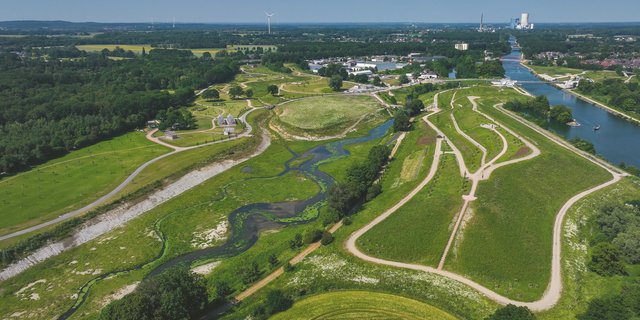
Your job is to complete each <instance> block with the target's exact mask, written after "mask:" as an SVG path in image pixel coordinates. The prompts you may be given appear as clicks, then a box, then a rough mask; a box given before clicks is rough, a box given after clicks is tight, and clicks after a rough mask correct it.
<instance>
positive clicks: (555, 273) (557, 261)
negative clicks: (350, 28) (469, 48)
mask: <svg viewBox="0 0 640 320" xmlns="http://www.w3.org/2000/svg"><path fill="white" fill-rule="evenodd" d="M469 99H470V100H471V102H472V104H473V109H474V111H476V112H478V113H480V114H482V115H483V116H485V117H486V118H487V119H489V120H491V121H493V122H494V123H496V124H498V125H500V126H501V127H502V128H503V129H505V130H506V131H507V132H509V133H510V134H512V135H514V136H515V137H518V138H519V139H520V140H522V141H523V142H524V143H525V144H526V145H527V146H528V147H529V148H530V149H531V150H532V152H531V153H530V154H529V155H527V156H526V157H523V158H518V159H514V160H509V161H506V162H503V163H500V164H497V165H495V164H494V162H495V161H496V160H497V159H498V158H499V157H501V156H502V155H503V154H504V152H506V148H503V151H502V152H501V154H500V155H499V156H498V157H496V158H495V159H493V160H492V161H491V162H489V163H488V164H486V165H484V166H483V167H482V168H481V169H480V170H478V172H476V173H475V174H473V175H471V179H472V182H473V185H474V186H475V185H477V183H478V181H479V180H486V179H488V178H489V176H490V174H491V172H493V170H495V169H497V168H499V167H502V166H505V165H508V164H513V163H515V162H519V161H525V160H528V159H532V158H534V157H536V156H538V155H539V154H540V150H539V149H538V148H536V147H535V146H534V145H533V144H531V143H530V142H529V141H528V140H526V139H524V138H522V137H520V136H519V135H517V134H516V133H515V132H513V131H512V130H510V129H509V128H507V127H505V126H502V125H501V124H500V123H498V122H497V121H495V120H493V119H492V118H491V117H489V116H487V115H485V114H484V113H482V112H480V111H479V110H478V108H477V104H476V99H478V98H477V97H469ZM435 105H436V108H437V95H436V103H435ZM496 107H498V109H499V110H501V111H503V112H504V113H505V114H507V115H508V116H510V117H512V118H513V119H515V120H516V121H518V122H520V123H522V124H524V125H526V126H527V127H529V128H531V129H533V130H535V131H536V132H538V133H540V134H541V135H543V136H544V137H546V138H548V139H551V140H552V141H554V142H555V143H557V144H559V145H561V146H563V147H565V148H567V149H568V150H569V151H571V152H574V153H576V154H578V155H580V156H583V157H585V158H586V159H588V160H590V161H591V162H593V163H595V164H597V165H598V166H600V167H602V168H604V169H605V170H607V171H608V172H610V173H611V174H612V179H611V180H609V181H608V182H605V183H603V184H600V185H598V186H595V187H593V188H591V189H589V190H585V191H582V192H580V193H579V194H577V195H575V196H573V197H572V198H571V199H569V200H568V201H567V202H566V203H565V204H564V205H563V206H562V208H561V209H560V210H559V212H558V214H557V215H556V219H555V222H554V227H553V249H552V262H551V280H550V281H549V284H548V287H547V289H546V291H545V293H544V295H543V296H542V298H540V299H539V300H537V301H533V302H523V301H517V300H513V299H509V298H507V297H504V296H502V295H500V294H498V293H496V292H495V291H493V290H491V289H489V288H487V287H484V286H483V285H481V284H479V283H477V282H475V281H473V280H470V279H468V278H465V277H464V276H461V275H459V274H456V273H453V272H449V271H445V270H443V269H442V266H443V264H444V259H445V257H446V255H447V252H448V248H447V249H445V252H444V253H443V257H442V259H441V262H440V264H439V266H438V268H437V269H436V268H433V267H428V266H424V265H418V264H410V263H402V262H397V261H389V260H384V259H380V258H376V257H372V256H369V255H367V254H365V253H363V252H362V251H360V249H359V248H358V247H357V245H356V242H357V240H358V238H360V237H361V236H362V235H363V234H365V233H367V232H368V231H369V230H371V229H372V228H373V227H375V226H376V225H377V224H379V223H380V222H382V221H384V220H385V219H386V218H388V217H389V216H390V215H391V214H393V213H394V212H396V211H397V210H398V209H399V208H401V207H402V206H403V205H404V204H406V203H407V202H408V201H409V200H411V199H412V198H413V197H414V196H415V195H416V194H417V193H418V192H420V191H421V190H422V189H423V188H424V187H425V186H426V185H427V184H428V183H429V182H430V181H431V179H433V177H434V176H435V173H436V171H437V168H438V164H439V161H440V156H441V155H442V149H441V147H442V140H440V139H439V140H438V141H437V144H436V152H435V156H434V161H433V163H432V166H431V169H430V171H429V174H428V175H427V177H426V178H425V180H424V181H422V182H421V183H420V185H418V186H417V187H416V188H415V189H414V190H413V191H411V193H409V194H408V195H407V196H406V197H405V198H403V199H402V200H401V201H400V202H398V203H397V204H395V205H394V206H393V207H391V208H390V209H388V210H387V211H385V212H384V213H383V214H381V215H380V216H378V217H376V218H375V219H374V220H373V221H371V222H370V223H369V224H367V225H366V226H364V227H363V228H361V229H359V230H357V231H356V232H354V233H353V234H352V235H351V236H350V237H349V238H348V239H347V242H346V243H345V246H346V249H347V250H348V251H349V252H351V253H352V254H353V255H355V256H357V257H358V258H360V259H363V260H365V261H369V262H372V263H377V264H382V265H388V266H393V267H398V268H405V269H412V270H418V271H424V272H429V273H434V274H438V275H441V276H444V277H447V278H449V279H452V280H455V281H458V282H460V283H463V284H465V285H468V286H469V287H471V288H473V289H474V290H477V291H478V292H480V293H481V294H483V295H485V296H486V297H487V298H489V299H491V300H493V301H495V302H497V303H500V304H503V305H504V304H514V305H517V306H526V307H528V308H529V309H531V310H533V311H544V310H548V309H550V308H552V307H553V306H554V305H555V304H556V303H557V302H558V300H559V299H560V296H561V292H562V268H561V259H562V255H561V248H562V225H563V221H564V217H565V216H566V214H567V212H568V211H569V209H570V208H571V207H572V206H573V205H574V204H575V203H576V202H578V201H579V200H581V199H582V198H584V197H586V196H588V195H590V194H592V193H594V192H596V191H599V190H602V189H604V188H606V187H608V186H611V185H613V184H615V183H617V182H618V181H620V180H621V179H622V178H623V177H624V176H626V175H627V174H626V173H624V172H620V171H618V170H617V169H615V168H613V167H612V166H611V165H609V164H607V163H604V162H603V161H602V160H599V159H597V158H594V157H591V156H588V155H586V154H585V153H584V152H581V151H579V150H576V149H575V148H573V147H571V146H569V145H567V143H566V142H564V141H562V140H561V139H560V138H558V137H555V136H553V135H552V134H549V133H547V132H544V130H542V129H540V128H538V127H535V126H534V125H532V124H530V123H528V122H527V121H526V120H523V119H521V118H520V117H518V116H516V115H514V114H512V113H510V112H507V111H506V110H504V109H502V108H500V106H498V105H496ZM437 112H438V110H437V109H436V111H434V112H433V113H431V114H429V115H428V116H426V117H425V118H424V120H425V121H426V122H427V124H429V125H430V126H431V127H432V128H434V129H435V130H436V132H437V133H438V134H439V135H440V136H442V137H445V136H444V135H443V134H442V132H441V131H440V130H438V128H436V127H435V126H433V124H432V123H431V122H429V120H428V118H429V116H431V115H433V114H435V113H437ZM495 132H496V133H498V134H499V135H500V137H501V139H502V141H503V143H505V146H506V143H507V141H506V139H505V138H504V136H503V135H502V134H500V133H499V132H498V131H497V130H496V131H495ZM445 139H446V137H445ZM452 147H453V146H452ZM453 150H454V151H453V153H454V154H456V156H457V157H458V156H460V155H459V151H458V150H457V149H455V148H453ZM465 171H467V172H468V169H466V168H465ZM474 190H475V189H474V188H473V187H472V191H471V193H470V194H469V195H467V196H465V197H466V199H465V201H466V202H467V201H473V200H472V198H473V196H474V193H475V191H474ZM462 214H464V209H463V210H462V211H461V213H460V214H459V217H458V222H457V223H456V224H457V225H458V224H459V221H460V220H461V215H462ZM456 232H457V228H454V231H453V232H452V238H451V239H453V238H455V233H456ZM451 239H450V240H449V243H448V244H447V247H450V246H451V242H452V240H451Z"/></svg>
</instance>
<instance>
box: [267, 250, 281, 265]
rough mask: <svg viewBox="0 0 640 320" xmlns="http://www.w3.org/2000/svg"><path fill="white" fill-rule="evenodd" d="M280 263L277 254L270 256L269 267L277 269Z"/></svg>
mask: <svg viewBox="0 0 640 320" xmlns="http://www.w3.org/2000/svg"><path fill="white" fill-rule="evenodd" d="M278 263H280V261H278V257H277V256H276V255H275V254H273V253H272V254H270V255H269V265H270V266H271V268H275V267H276V266H277V265H278Z"/></svg>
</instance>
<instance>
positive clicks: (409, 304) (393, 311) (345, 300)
mask: <svg viewBox="0 0 640 320" xmlns="http://www.w3.org/2000/svg"><path fill="white" fill-rule="evenodd" d="M303 318H304V319H364V318H368V319H371V318H376V319H377V318H384V319H407V320H409V319H416V320H418V319H425V320H431V319H433V320H436V319H437V320H446V319H456V317H453V316H451V315H450V314H448V313H446V312H444V311H442V310H440V309H438V308H435V307H432V306H430V305H428V304H425V303H422V302H419V301H416V300H412V299H407V298H404V297H400V296H394V295H390V294H384V293H376V292H366V291H345V292H332V293H327V294H321V295H317V296H312V297H309V298H306V299H304V300H302V301H300V302H297V303H296V304H295V305H294V306H293V308H291V309H289V310H287V311H285V312H283V313H280V314H278V315H276V316H275V317H273V318H272V319H274V320H278V319H281V320H284V319H303Z"/></svg>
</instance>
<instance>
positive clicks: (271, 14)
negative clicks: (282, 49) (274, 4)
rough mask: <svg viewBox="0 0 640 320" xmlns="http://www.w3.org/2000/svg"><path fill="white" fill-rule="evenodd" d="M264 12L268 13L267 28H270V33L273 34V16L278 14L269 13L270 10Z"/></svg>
mask: <svg viewBox="0 0 640 320" xmlns="http://www.w3.org/2000/svg"><path fill="white" fill-rule="evenodd" d="M264 14H266V15H267V28H268V31H269V34H271V17H273V16H275V15H276V14H275V13H268V12H265V13H264Z"/></svg>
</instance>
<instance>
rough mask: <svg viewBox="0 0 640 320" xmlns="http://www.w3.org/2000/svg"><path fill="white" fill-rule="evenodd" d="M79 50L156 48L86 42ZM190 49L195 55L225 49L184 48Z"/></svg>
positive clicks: (146, 49)
mask: <svg viewBox="0 0 640 320" xmlns="http://www.w3.org/2000/svg"><path fill="white" fill-rule="evenodd" d="M76 48H78V50H82V51H87V52H100V51H102V50H104V49H108V50H109V51H113V50H115V49H116V48H121V49H123V50H125V51H133V52H134V53H136V54H142V49H144V50H145V52H147V53H149V51H151V50H153V49H156V48H155V47H152V46H150V45H143V44H86V45H79V46H76ZM183 50H190V51H191V52H192V53H193V54H194V55H195V56H198V57H200V56H202V54H203V53H205V52H209V53H210V54H211V55H215V54H216V53H217V52H218V51H221V50H225V49H220V48H208V49H183Z"/></svg>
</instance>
